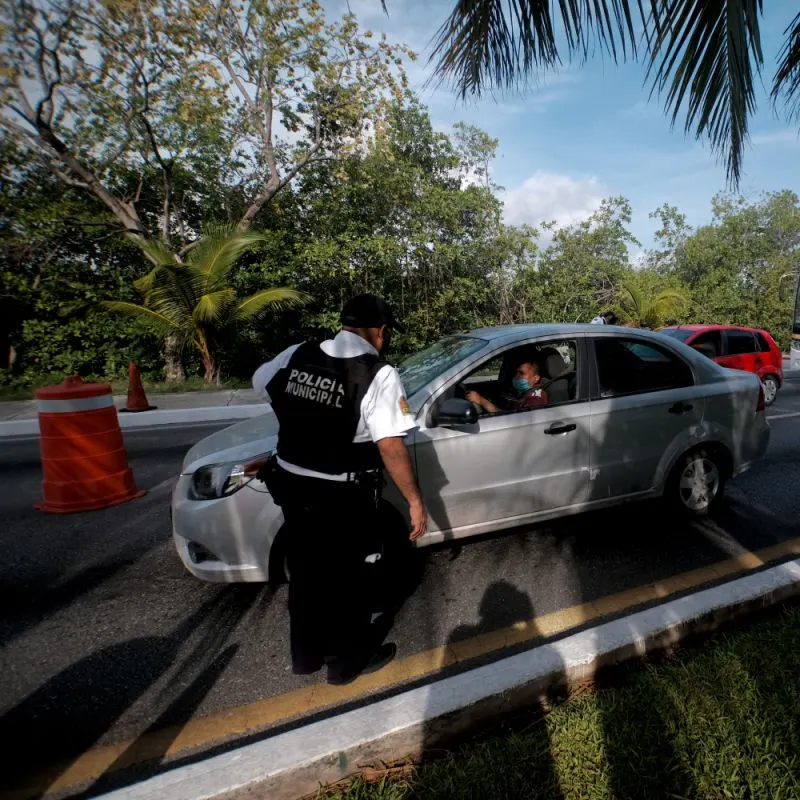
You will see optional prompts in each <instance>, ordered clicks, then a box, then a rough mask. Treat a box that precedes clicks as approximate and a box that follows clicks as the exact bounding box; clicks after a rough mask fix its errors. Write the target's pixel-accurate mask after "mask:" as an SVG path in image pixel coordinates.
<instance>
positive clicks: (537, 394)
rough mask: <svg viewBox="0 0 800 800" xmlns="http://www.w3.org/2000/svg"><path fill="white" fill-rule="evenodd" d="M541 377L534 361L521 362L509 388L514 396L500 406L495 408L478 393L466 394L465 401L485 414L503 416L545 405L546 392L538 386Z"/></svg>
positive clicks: (505, 399) (507, 397)
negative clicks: (510, 412)
mask: <svg viewBox="0 0 800 800" xmlns="http://www.w3.org/2000/svg"><path fill="white" fill-rule="evenodd" d="M541 382H542V376H541V374H540V372H539V365H538V364H537V363H536V362H535V361H529V360H526V361H523V362H522V363H521V364H520V365H519V366H518V367H517V371H516V372H515V373H514V378H513V380H512V381H511V387H512V389H513V390H514V394H513V395H510V396H506V397H504V398H503V400H502V406H496V405H495V404H494V403H493V402H492V401H491V400H487V399H486V398H485V397H482V396H481V395H480V394H478V392H474V391H473V392H467V395H466V397H467V400H469V401H470V403H474V404H475V405H476V406H480V407H481V408H482V409H483V410H484V411H485V412H486V413H487V414H503V413H508V412H509V411H527V410H528V409H531V408H537V407H539V406H546V405H547V402H548V400H547V392H545V391H544V389H542V388H541V387H540V386H539V384H541Z"/></svg>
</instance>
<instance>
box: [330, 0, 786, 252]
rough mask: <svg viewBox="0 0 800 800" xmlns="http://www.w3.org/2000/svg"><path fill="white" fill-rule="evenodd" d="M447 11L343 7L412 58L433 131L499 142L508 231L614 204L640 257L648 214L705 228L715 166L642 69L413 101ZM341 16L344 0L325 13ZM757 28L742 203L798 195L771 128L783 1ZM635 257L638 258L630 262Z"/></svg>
mask: <svg viewBox="0 0 800 800" xmlns="http://www.w3.org/2000/svg"><path fill="white" fill-rule="evenodd" d="M453 5H454V2H453V0H448V2H444V0H428V1H427V2H423V0H387V6H388V9H389V16H388V17H387V16H386V15H385V14H384V13H383V11H382V10H381V3H380V0H350V3H349V7H350V8H351V9H352V11H353V12H354V13H355V14H356V15H357V17H358V19H359V22H360V23H361V25H362V27H364V28H365V29H370V30H372V31H374V32H385V33H386V34H387V35H388V36H389V38H390V39H391V40H392V41H395V42H402V43H404V44H407V45H409V46H410V47H411V48H412V49H413V50H415V51H416V52H417V53H418V54H419V56H420V58H419V59H418V61H417V62H416V63H413V64H410V65H409V66H408V67H407V71H408V74H409V77H410V79H411V81H412V85H413V86H414V88H415V89H417V90H418V91H419V93H420V96H421V98H422V100H423V102H425V103H426V104H427V105H428V107H429V110H430V113H431V118H432V120H433V123H434V126H435V127H436V128H437V129H439V130H443V131H449V130H450V129H451V127H452V125H453V123H455V122H457V121H459V120H464V121H467V122H471V123H473V124H475V125H478V126H480V127H481V128H483V129H484V130H485V131H487V133H489V134H490V135H491V136H493V137H495V138H497V139H498V140H499V148H498V158H497V160H496V162H495V167H494V174H493V177H494V179H495V180H496V182H497V183H499V184H501V185H502V186H504V187H505V189H506V192H505V197H504V200H505V216H506V220H507V221H508V222H510V223H521V222H529V223H533V224H535V223H537V222H539V221H541V220H546V219H556V220H557V221H559V222H562V223H565V222H570V221H575V220H577V219H580V218H582V217H585V216H586V215H588V214H589V213H591V211H592V210H593V209H594V208H596V206H597V204H598V203H599V202H600V200H601V199H602V198H603V197H608V196H612V195H623V196H625V197H627V198H628V199H629V200H630V202H631V204H632V206H633V214H634V217H633V223H632V229H633V232H634V234H635V235H636V236H637V238H638V239H639V240H640V241H641V242H642V245H643V247H645V248H646V247H650V246H652V243H653V239H652V234H653V232H654V231H655V230H656V227H657V226H656V224H655V223H654V222H653V221H652V220H650V219H648V214H649V212H650V211H652V210H654V209H655V208H657V207H658V206H660V205H662V204H663V203H665V202H666V203H670V204H671V205H675V206H677V207H678V208H679V209H680V210H681V211H682V212H683V213H685V214H686V215H687V218H688V221H689V222H690V224H692V225H695V226H696V225H702V224H704V223H706V222H708V221H709V220H710V216H711V211H710V201H711V198H712V196H713V195H714V194H715V193H716V192H717V191H720V190H722V189H725V168H724V165H722V164H719V163H717V162H716V160H715V158H714V156H713V155H712V154H711V152H710V149H709V148H708V146H707V145H706V144H705V143H704V142H698V141H696V140H695V139H694V138H693V137H688V136H686V135H685V134H684V132H683V127H682V123H681V122H679V124H678V125H676V127H675V129H671V128H670V124H669V121H668V119H667V118H666V117H665V116H664V114H663V112H662V109H661V105H660V104H659V101H658V99H654V100H653V101H651V102H648V88H645V87H644V86H643V80H644V68H643V67H642V66H641V65H638V64H623V65H619V66H617V65H615V64H614V63H613V62H612V61H611V59H609V58H600V57H597V58H594V59H591V60H590V61H589V62H588V63H587V64H585V65H570V66H567V67H565V68H564V69H562V70H561V72H560V73H559V74H556V75H549V76H545V77H543V78H542V80H541V81H539V83H538V84H537V85H536V86H535V87H533V88H531V89H529V90H527V91H526V92H524V93H517V94H506V95H504V96H502V97H499V98H495V99H492V98H487V99H483V100H480V101H474V100H473V101H469V102H466V103H465V102H462V101H460V100H459V99H458V98H457V97H456V96H455V94H454V93H452V92H450V91H448V90H447V89H441V88H440V89H430V88H429V89H423V87H424V84H425V81H426V79H427V78H429V77H430V76H431V72H432V70H431V68H430V67H429V65H428V63H427V62H428V56H429V54H430V44H431V39H432V36H433V34H434V33H435V31H436V30H437V29H438V28H439V26H440V25H441V24H442V22H443V21H444V20H445V19H446V17H447V15H448V13H449V11H450V9H451V8H452V7H453ZM326 6H327V7H328V8H329V11H330V12H334V11H336V10H340V11H341V10H343V9H345V8H346V4H345V3H344V2H342V0H329V2H327V3H326ZM764 6H765V13H764V16H763V17H762V47H763V50H764V60H765V69H764V73H763V75H762V76H761V79H760V81H759V82H758V86H757V100H758V112H757V114H756V115H755V116H754V117H753V118H752V120H751V127H750V133H751V142H750V145H749V146H748V148H747V150H746V153H745V159H744V171H743V175H742V180H741V185H740V191H741V192H742V193H743V194H745V195H746V196H752V197H756V196H757V195H758V194H759V193H761V192H763V191H773V190H778V189H785V188H788V189H792V190H794V191H798V190H800V139H799V138H798V128H797V126H796V125H795V126H794V127H793V126H792V125H791V124H790V123H787V121H786V120H785V119H781V118H776V116H775V113H774V112H773V109H772V105H771V103H770V99H769V87H770V85H771V81H772V76H773V75H774V72H775V65H776V63H777V57H778V53H779V51H780V48H781V46H782V43H783V30H784V28H785V27H786V26H787V25H788V24H789V23H790V21H791V19H792V17H793V16H794V13H795V12H793V11H792V7H793V3H792V2H791V1H790V0H780V1H779V2H775V1H774V0H773V1H772V2H767V3H765V4H764ZM633 255H636V253H633Z"/></svg>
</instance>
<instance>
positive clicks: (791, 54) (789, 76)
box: [772, 14, 800, 120]
mask: <svg viewBox="0 0 800 800" xmlns="http://www.w3.org/2000/svg"><path fill="white" fill-rule="evenodd" d="M784 33H785V34H787V37H786V44H785V45H784V46H783V50H781V55H780V63H779V64H778V71H777V72H776V73H775V80H774V82H773V84H772V100H773V103H775V102H777V100H778V98H779V97H781V96H783V98H784V100H785V101H786V106H787V109H788V115H789V119H792V120H800V14H798V15H797V16H796V17H795V18H794V20H793V21H792V22H791V23H790V24H789V26H788V27H787V28H786V30H785V31H784Z"/></svg>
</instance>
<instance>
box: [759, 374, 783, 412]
mask: <svg viewBox="0 0 800 800" xmlns="http://www.w3.org/2000/svg"><path fill="white" fill-rule="evenodd" d="M761 385H762V386H763V387H764V405H767V406H771V405H772V404H773V403H774V402H775V398H776V397H777V396H778V389H780V381H779V380H778V377H777V375H765V376H764V377H763V378H762V379H761Z"/></svg>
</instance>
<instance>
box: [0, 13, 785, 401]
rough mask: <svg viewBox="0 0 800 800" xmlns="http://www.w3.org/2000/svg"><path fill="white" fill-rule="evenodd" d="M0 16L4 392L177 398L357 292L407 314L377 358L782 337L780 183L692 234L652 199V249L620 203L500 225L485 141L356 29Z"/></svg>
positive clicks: (198, 17)
mask: <svg viewBox="0 0 800 800" xmlns="http://www.w3.org/2000/svg"><path fill="white" fill-rule="evenodd" d="M0 23H1V24H0V35H2V37H3V44H4V48H0V49H2V50H3V54H2V55H0V68H2V69H0V102H2V104H3V105H2V109H1V110H0V112H1V113H0V129H2V130H3V133H4V136H3V137H0V189H1V190H2V191H0V230H1V231H2V235H3V239H2V247H0V396H3V395H4V396H6V397H9V398H10V397H13V396H20V395H25V394H26V393H27V392H29V391H30V389H31V387H35V386H37V385H42V384H45V383H50V382H53V381H60V380H62V379H63V377H64V375H67V374H70V373H77V374H80V375H82V376H83V377H85V378H94V379H103V380H112V381H113V380H118V379H122V380H124V378H125V376H126V374H127V368H128V363H129V361H134V362H135V363H136V364H137V366H138V367H139V368H140V370H141V372H142V374H143V376H144V377H145V379H149V380H151V381H167V382H169V383H170V384H175V385H179V386H180V385H181V384H182V383H183V381H184V380H186V379H189V380H190V381H194V380H195V379H197V377H198V376H199V377H200V378H201V380H202V381H203V383H205V384H208V385H212V386H213V385H217V384H222V383H224V382H226V381H231V380H233V381H247V379H248V378H249V376H250V375H251V374H252V371H253V369H254V368H255V367H256V366H257V365H258V364H259V363H261V362H262V361H263V360H264V359H265V358H267V357H270V356H271V355H273V354H275V353H276V352H278V351H280V350H281V349H283V348H284V347H286V346H287V345H288V344H290V343H292V342H295V341H297V340H298V339H301V338H304V337H310V336H327V335H329V334H330V333H331V332H332V331H333V330H335V329H336V327H337V322H338V309H339V308H340V306H341V303H342V301H343V300H344V299H345V298H346V297H348V296H349V295H352V294H354V293H357V292H363V291H372V292H376V293H379V294H382V295H384V296H385V297H386V298H387V299H388V300H389V301H390V302H391V303H392V304H393V305H394V306H395V307H396V308H397V309H398V312H399V314H400V315H402V317H403V318H404V320H405V321H406V323H407V326H408V333H407V334H405V335H404V336H398V337H397V338H396V340H395V352H394V357H395V358H401V357H402V356H403V355H404V354H406V353H408V352H411V351H413V350H416V349H418V348H419V347H421V346H423V345H426V344H428V343H430V342H431V341H433V340H435V339H437V338H439V337H441V336H443V335H445V334H447V333H451V332H453V331H458V330H464V329H469V328H472V327H475V326H479V325H486V324H497V323H501V324H504V323H512V322H539V321H559V322H578V321H589V320H590V319H592V317H594V316H595V315H596V314H597V313H598V312H600V311H602V310H604V309H607V308H614V309H616V310H617V312H618V313H619V314H620V317H621V319H622V320H623V321H624V322H630V323H633V324H640V325H647V326H648V327H656V326H658V325H660V324H663V323H665V322H669V321H677V322H688V321H692V322H716V323H736V324H743V325H753V326H756V327H763V328H767V329H768V330H770V331H771V332H772V334H773V335H774V336H775V338H776V339H777V340H778V342H779V344H780V345H781V346H783V347H784V348H786V347H787V346H788V341H789V336H790V305H789V303H790V300H789V295H790V294H791V292H786V293H785V295H784V297H783V299H782V297H781V293H780V292H779V288H780V287H781V286H782V285H783V286H784V287H785V286H787V285H791V282H792V281H793V280H794V277H795V275H796V274H797V273H798V271H800V201H798V196H797V194H795V193H794V191H792V190H789V189H787V190H784V191H777V192H771V193H767V194H763V195H760V196H759V195H748V196H747V197H746V198H745V197H741V196H739V195H737V194H735V193H730V194H729V193H721V194H718V195H717V196H715V197H714V198H709V202H710V203H711V215H710V222H709V224H707V225H703V226H700V227H697V228H693V227H691V226H690V225H689V224H688V223H687V220H686V217H685V216H684V215H683V214H682V213H681V211H680V209H678V208H675V207H672V206H669V205H662V206H661V207H659V208H657V209H655V210H653V211H652V217H653V219H654V220H655V221H656V224H657V226H658V232H657V234H656V237H655V246H654V247H653V248H652V249H650V250H648V251H643V250H642V246H641V244H640V243H639V242H637V241H636V238H635V237H634V235H633V233H632V231H631V221H632V213H633V210H632V208H631V206H630V203H629V202H628V201H627V200H626V199H625V198H624V197H608V198H606V199H605V200H603V201H602V202H601V203H599V204H598V206H597V207H596V208H595V209H594V211H593V213H592V214H591V215H590V216H589V217H588V218H587V219H585V220H582V221H580V222H575V223H572V224H565V225H559V224H556V223H554V222H548V221H547V219H544V220H542V221H541V222H539V223H538V224H537V225H535V226H533V225H511V224H508V222H507V220H508V219H509V218H513V217H514V215H513V213H511V214H509V213H508V212H509V211H510V212H513V211H514V209H505V213H504V207H503V193H502V187H500V186H498V185H497V184H496V183H495V181H494V180H493V174H494V170H493V164H494V159H495V154H496V152H497V148H498V144H499V143H498V141H497V140H495V139H493V138H491V137H490V136H488V135H487V134H486V133H485V132H484V131H482V130H480V129H479V128H477V127H475V126H473V125H468V124H456V125H454V126H453V128H452V130H451V131H450V132H449V133H443V132H441V131H438V130H436V129H435V127H434V125H433V124H432V122H431V119H430V116H429V114H428V111H427V109H426V108H425V106H424V105H422V104H421V103H420V101H419V99H418V97H416V96H415V95H414V93H413V92H412V91H410V89H409V86H408V81H407V79H406V76H405V73H404V65H405V64H407V63H409V61H410V60H412V59H413V58H414V57H415V56H414V54H413V53H411V52H410V51H408V49H407V48H406V47H404V46H402V45H393V44H391V43H389V42H387V41H384V40H383V39H382V38H381V37H378V36H375V35H373V34H372V32H370V31H367V30H363V29H362V28H360V27H359V24H358V20H357V19H356V17H355V16H353V15H351V14H347V15H344V16H343V17H341V18H339V19H329V18H327V17H326V16H325V12H324V10H323V9H322V7H321V6H319V5H318V4H316V3H314V2H312V0H278V1H277V2H270V3H241V2H238V1H237V2H231V3H226V4H223V5H222V6H218V4H216V3H214V2H212V0H198V2H196V3H192V4H186V3H183V2H178V0H164V2H159V3H151V2H145V3H144V4H141V5H137V6H136V7H135V8H134V7H133V6H131V7H130V8H128V7H127V6H124V5H119V4H114V5H113V6H109V5H107V4H103V3H99V2H95V0H86V2H85V3H83V4H82V5H81V9H80V10H79V12H76V11H75V8H74V5H73V4H70V3H64V2H60V0H41V2H39V0H36V1H35V2H34V1H33V0H23V2H20V3H13V4H10V5H7V6H4V7H3V9H0ZM725 63H727V61H726V62H725ZM725 108H727V106H725ZM637 210H639V211H641V209H637ZM220 254H222V258H218V256H219V255H220ZM121 312H123V313H121Z"/></svg>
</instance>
